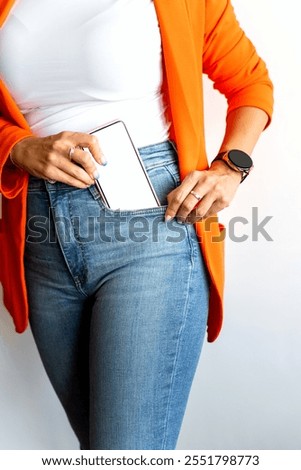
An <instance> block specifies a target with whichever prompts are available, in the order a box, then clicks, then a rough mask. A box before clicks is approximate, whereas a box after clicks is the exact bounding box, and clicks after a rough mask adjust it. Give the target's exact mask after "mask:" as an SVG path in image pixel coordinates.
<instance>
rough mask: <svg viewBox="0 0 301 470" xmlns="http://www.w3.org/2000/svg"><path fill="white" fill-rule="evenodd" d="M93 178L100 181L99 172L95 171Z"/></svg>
mask: <svg viewBox="0 0 301 470" xmlns="http://www.w3.org/2000/svg"><path fill="white" fill-rule="evenodd" d="M93 178H94V179H95V180H98V179H99V178H100V173H99V171H98V170H95V171H94V173H93Z"/></svg>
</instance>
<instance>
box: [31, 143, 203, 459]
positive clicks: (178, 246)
mask: <svg viewBox="0 0 301 470" xmlns="http://www.w3.org/2000/svg"><path fill="white" fill-rule="evenodd" d="M140 155H141V157H142V159H143V161H144V164H145V167H146V168H147V171H148V174H149V176H150V179H151V181H152V183H153V186H154V188H155V190H156V192H157V194H158V196H159V199H160V201H161V203H162V206H161V207H157V208H152V209H147V210H139V211H122V212H119V211H112V210H109V209H107V208H106V207H105V206H104V205H103V203H102V200H101V198H100V196H99V194H98V192H97V190H96V188H95V186H92V187H90V188H89V189H86V190H81V189H77V188H74V187H70V186H68V185H65V184H62V183H56V184H53V185H51V184H49V183H48V182H45V181H43V180H40V179H37V178H34V177H31V178H30V183H29V190H28V220H27V238H26V250H25V268H26V282H27V287H28V296H29V307H30V323H31V328H32V332H33V335H34V338H35V341H36V344H37V347H38V350H39V353H40V355H41V358H42V361H43V364H44V366H45V369H46V371H47V374H48V376H49V379H50V381H51V383H52V385H53V387H54V389H55V391H56V393H57V395H58V397H59V399H60V401H61V403H62V405H63V407H64V409H65V411H66V413H67V416H68V418H69V421H70V423H71V425H72V427H73V429H74V431H75V433H76V435H77V437H78V439H79V441H80V446H81V448H82V449H128V450H129V449H174V448H175V447H176V443H177V438H178V435H179V431H180V427H181V423H182V419H183V415H184V412H185V407H186V403H187V399H188V395H189V391H190V388H191V383H192V380H193V376H194V373H195V370H196V366H197V362H198V358H199V355H200V351H201V347H202V343H203V339H204V334H205V330H206V323H207V311H208V278H207V272H206V269H205V266H204V262H203V259H202V256H201V252H200V249H199V246H198V241H197V238H196V234H195V230H194V227H193V226H192V225H189V224H179V223H178V222H177V221H176V220H172V221H169V222H168V223H166V222H164V212H165V209H166V195H167V194H168V193H169V191H171V190H172V189H173V188H175V187H176V186H177V185H178V184H179V174H178V167H177V154H176V151H175V149H174V147H173V145H172V143H171V142H163V143H160V144H156V145H151V146H149V147H144V148H142V149H140ZM125 177H127V178H129V184H130V176H127V175H125Z"/></svg>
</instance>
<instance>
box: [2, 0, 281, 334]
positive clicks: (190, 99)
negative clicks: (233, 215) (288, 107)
mask: <svg viewBox="0 0 301 470" xmlns="http://www.w3.org/2000/svg"><path fill="white" fill-rule="evenodd" d="M154 3H155V7H156V11H157V15H158V20H159V24H160V30H161V36H162V46H163V56H164V64H165V71H164V73H165V76H164V82H163V91H164V95H165V99H166V101H167V102H168V103H169V110H168V112H169V116H168V118H169V119H170V120H171V122H172V127H171V138H173V139H174V140H175V141H176V144H177V148H178V155H179V167H180V174H181V178H184V177H185V175H186V174H187V173H188V172H190V171H192V170H195V169H198V170H203V169H206V168H207V167H208V163H207V158H206V151H205V140H204V125H203V89H202V80H201V77H202V73H205V74H207V75H208V76H209V78H210V79H211V80H212V81H213V82H214V87H215V88H216V89H218V90H219V91H220V92H221V93H223V94H224V95H225V97H226V99H227V101H228V112H231V111H232V110H233V109H235V108H238V107H240V106H255V107H258V108H261V109H263V110H264V111H265V112H266V113H267V114H268V115H269V117H271V114H272V106H273V98H272V84H271V81H270V79H269V77H268V73H267V69H266V66H265V64H264V62H263V61H262V60H261V59H260V58H259V57H258V55H257V53H256V51H255V49H254V46H253V45H252V43H251V42H250V41H249V39H248V38H247V37H246V36H245V34H244V32H243V31H242V30H241V29H240V27H239V24H238V22H237V21H236V18H235V15H234V12H233V8H232V6H231V3H230V1H228V0H154ZM13 4H14V0H0V26H1V25H3V23H4V21H5V19H6V17H7V15H8V14H9V12H10V9H11V7H12V6H13ZM30 135H32V134H31V131H30V129H29V127H28V124H27V123H26V121H25V119H24V117H23V116H22V114H21V113H20V110H19V109H18V107H17V105H16V103H15V102H14V101H13V99H12V97H11V95H10V94H9V91H8V89H7V87H6V86H5V84H4V82H3V80H1V77H0V192H1V193H2V220H1V221H0V223H1V226H0V259H1V269H0V280H1V282H2V285H3V291H4V304H5V306H6V307H7V309H8V311H9V312H10V314H11V315H12V317H13V319H14V324H15V328H16V331H17V332H19V333H21V332H23V331H24V330H25V329H26V327H27V325H28V304H27V293H26V285H25V278H24V265H23V254H24V245H25V223H26V195H27V184H28V175H27V174H26V172H22V171H20V170H18V169H16V168H12V166H11V165H10V163H9V160H8V156H9V153H10V150H11V148H12V147H13V145H14V144H16V143H17V142H18V141H20V140H21V139H23V138H24V137H26V136H30ZM196 229H197V233H198V236H199V240H200V246H201V249H202V253H203V256H204V259H205V262H206V265H207V268H208V271H209V275H210V281H211V282H210V307H209V318H208V341H209V342H212V341H214V340H215V339H216V337H217V336H218V334H219V332H220V329H221V326H222V317H223V310H222V309H223V306H222V304H223V287H224V261H223V242H222V241H216V240H217V238H218V236H219V234H220V230H222V229H223V228H222V227H221V226H220V225H219V224H218V222H217V220H216V221H214V222H212V223H210V224H208V222H207V224H206V221H204V222H199V223H197V224H196Z"/></svg>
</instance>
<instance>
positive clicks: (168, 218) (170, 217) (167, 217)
mask: <svg viewBox="0 0 301 470" xmlns="http://www.w3.org/2000/svg"><path fill="white" fill-rule="evenodd" d="M172 219H173V217H172V216H171V215H166V216H165V222H169V221H170V220H172Z"/></svg>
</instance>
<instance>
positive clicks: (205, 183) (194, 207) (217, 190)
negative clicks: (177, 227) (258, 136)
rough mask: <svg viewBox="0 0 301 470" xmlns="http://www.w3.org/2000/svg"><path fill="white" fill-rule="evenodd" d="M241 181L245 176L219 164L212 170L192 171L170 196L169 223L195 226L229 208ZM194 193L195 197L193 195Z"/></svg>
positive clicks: (167, 214)
mask: <svg viewBox="0 0 301 470" xmlns="http://www.w3.org/2000/svg"><path fill="white" fill-rule="evenodd" d="M240 182H241V173H240V172H238V171H235V170H232V169H231V168H230V167H229V166H228V165H227V164H226V163H225V162H223V161H215V162H213V163H212V165H211V167H210V168H209V169H208V170H203V171H197V170H195V171H192V172H191V173H189V174H188V175H187V176H186V178H185V179H184V180H183V181H182V183H181V184H180V186H178V187H177V188H175V189H174V190H173V191H171V192H170V193H169V194H168V196H167V201H168V207H167V210H166V213H165V220H170V219H173V218H174V217H176V218H177V220H178V221H179V222H182V223H184V222H188V223H194V222H197V221H198V220H202V219H204V218H207V217H211V216H213V215H214V214H216V212H219V211H220V210H222V209H224V208H225V207H228V206H229V204H230V202H231V201H232V199H233V198H234V195H235V193H236V190H237V188H238V186H239V184H240ZM191 191H193V192H194V194H195V195H193V194H192V193H191Z"/></svg>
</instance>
